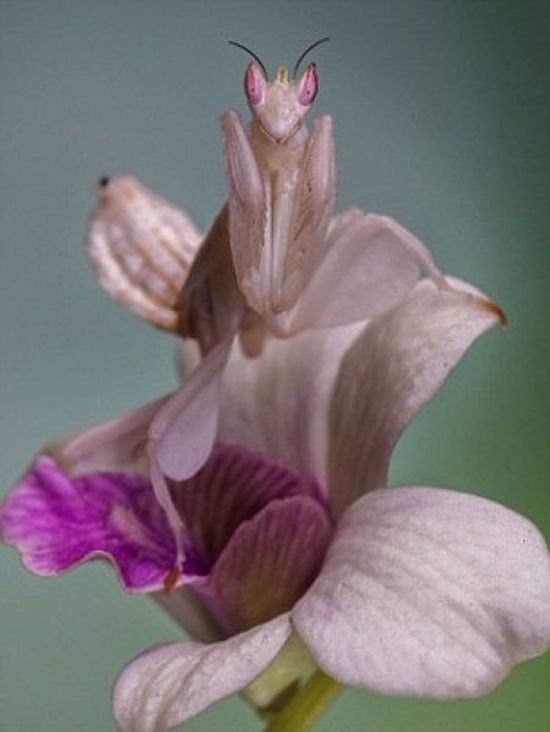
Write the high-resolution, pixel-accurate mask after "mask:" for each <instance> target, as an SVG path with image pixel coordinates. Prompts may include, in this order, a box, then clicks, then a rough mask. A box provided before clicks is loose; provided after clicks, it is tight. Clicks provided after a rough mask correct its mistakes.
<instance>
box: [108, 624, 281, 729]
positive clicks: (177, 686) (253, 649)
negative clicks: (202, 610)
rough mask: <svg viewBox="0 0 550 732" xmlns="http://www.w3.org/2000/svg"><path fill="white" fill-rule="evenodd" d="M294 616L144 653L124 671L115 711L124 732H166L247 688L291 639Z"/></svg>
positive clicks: (115, 699)
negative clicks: (222, 638)
mask: <svg viewBox="0 0 550 732" xmlns="http://www.w3.org/2000/svg"><path fill="white" fill-rule="evenodd" d="M290 632H291V626H290V623H289V620H288V615H286V614H285V615H279V617H277V618H274V619H273V620H270V621H269V622H268V623H263V624H262V625H258V626H256V627H255V628H252V629H251V630H249V631H247V632H246V633H241V634H240V635H236V636H233V637H232V638H229V639H228V640H226V641H222V642H221V643H213V644H211V645H204V644H201V643H192V642H188V643H170V644H167V645H163V646H159V647H158V648H155V649H153V650H150V651H147V652H145V653H143V654H142V655H141V656H138V657H137V658H136V659H135V660H134V661H132V662H131V663H130V664H129V665H128V666H127V667H126V668H125V669H124V671H123V672H122V674H121V676H120V677H119V679H118V681H117V683H116V685H115V688H114V692H113V708H114V713H115V717H116V720H117V723H118V725H119V728H120V730H121V731H122V732H162V730H165V729H169V728H171V727H173V726H175V725H177V724H180V723H181V722H183V721H185V720H186V719H189V717H193V716H194V715H195V714H198V713H199V712H201V711H202V710H203V709H206V707H208V706H210V704H214V703H215V702H217V701H219V700H220V699H223V698H224V697H226V696H229V695H231V694H234V693H236V692H238V691H240V689H242V688H244V687H245V686H246V685H247V684H249V683H250V682H251V681H252V680H253V679H255V678H256V677H257V676H259V674H261V673H262V671H264V669H266V668H267V666H268V665H269V664H270V663H271V661H272V660H273V659H274V658H275V656H276V655H277V653H278V652H279V650H280V649H281V648H282V647H283V645H284V644H285V642H286V641H287V639H288V637H289V636H290Z"/></svg>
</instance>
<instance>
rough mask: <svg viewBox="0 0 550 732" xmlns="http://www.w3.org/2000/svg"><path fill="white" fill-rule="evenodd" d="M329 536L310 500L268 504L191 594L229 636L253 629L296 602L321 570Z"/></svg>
mask: <svg viewBox="0 0 550 732" xmlns="http://www.w3.org/2000/svg"><path fill="white" fill-rule="evenodd" d="M332 531H333V529H332V523H331V521H330V518H329V515H328V513H327V511H326V509H325V508H324V507H323V506H322V505H321V504H320V503H319V502H318V501H316V500H315V499H314V498H310V497H309V496H304V495H302V496H292V497H291V498H283V499H278V500H275V501H272V502H271V503H269V505H268V506H266V508H264V509H263V510H262V511H260V513H258V514H257V515H256V516H255V517H254V518H253V519H251V520H250V521H245V522H244V523H243V524H241V525H240V526H239V528H238V529H237V530H236V531H235V533H234V534H233V536H232V537H231V539H230V540H229V543H228V544H227V546H226V547H225V549H224V551H223V552H222V554H221V556H220V558H219V560H218V562H217V563H216V565H215V566H214V569H213V570H212V573H211V574H210V577H209V578H208V580H207V582H206V584H205V586H204V587H202V586H200V585H197V586H196V587H195V591H196V592H197V593H198V594H199V596H201V595H203V594H204V595H205V596H206V598H205V599H206V600H207V604H208V605H210V606H211V607H217V608H218V610H219V612H220V614H221V615H222V616H223V620H224V621H225V622H226V624H227V626H228V629H229V630H231V631H232V632H240V631H243V630H247V629H249V628H252V627H254V626H255V625H258V624H260V623H263V622H265V621H267V620H270V619H271V618H273V617H275V616H276V615H279V614H280V613H284V612H286V611H287V610H290V609H291V608H292V607H293V605H294V604H295V603H296V602H297V601H298V600H299V599H300V597H301V596H302V595H303V594H304V592H305V591H306V590H307V589H308V587H309V586H310V584H311V583H312V582H313V580H314V579H315V577H316V576H317V574H318V572H319V570H320V568H321V564H322V562H323V559H324V556H325V552H326V550H327V547H328V545H329V543H330V539H331V537H332ZM208 596H210V597H211V598H212V599H211V600H210V602H208V599H209V598H208ZM212 600H213V602H212Z"/></svg>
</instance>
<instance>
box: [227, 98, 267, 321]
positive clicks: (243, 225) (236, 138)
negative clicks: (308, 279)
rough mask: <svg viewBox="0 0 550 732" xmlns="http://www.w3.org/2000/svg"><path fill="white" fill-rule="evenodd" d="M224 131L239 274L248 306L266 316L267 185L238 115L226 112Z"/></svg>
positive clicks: (232, 237)
mask: <svg viewBox="0 0 550 732" xmlns="http://www.w3.org/2000/svg"><path fill="white" fill-rule="evenodd" d="M221 128H222V139H223V148H224V164H225V175H226V179H227V188H228V196H229V203H228V206H229V240H230V244H231V252H232V255H233V262H234V266H235V273H236V277H237V281H238V283H239V287H240V289H241V291H242V293H243V294H244V296H245V297H246V300H247V302H248V304H249V305H250V306H251V307H252V308H253V309H254V310H256V311H257V312H258V313H263V312H264V311H265V308H266V298H267V297H268V293H267V292H266V288H268V287H269V282H266V280H265V278H262V276H261V275H262V269H263V266H262V265H263V262H264V260H265V257H266V255H267V253H268V250H269V247H270V241H269V239H270V237H269V232H268V223H269V222H268V219H269V208H268V202H267V196H266V184H265V181H264V179H263V178H262V175H261V173H260V170H259V168H258V165H257V163H256V159H255V157H254V153H253V151H252V148H251V147H250V143H249V141H248V138H247V135H246V132H245V130H244V128H243V126H242V122H241V120H240V117H239V115H238V114H237V112H235V111H233V110H229V111H228V112H226V113H225V114H224V115H223V116H222V118H221Z"/></svg>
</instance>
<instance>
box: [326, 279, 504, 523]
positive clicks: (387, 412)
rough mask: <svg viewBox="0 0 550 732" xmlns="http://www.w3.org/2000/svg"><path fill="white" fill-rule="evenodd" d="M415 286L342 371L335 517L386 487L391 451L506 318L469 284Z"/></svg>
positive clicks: (333, 429) (370, 328) (332, 459)
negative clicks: (457, 369) (478, 344)
mask: <svg viewBox="0 0 550 732" xmlns="http://www.w3.org/2000/svg"><path fill="white" fill-rule="evenodd" d="M448 282H449V284H450V285H451V286H452V288H453V289H450V288H449V289H439V288H438V287H436V286H435V285H434V284H433V282H432V281H430V280H424V281H422V282H420V283H418V284H417V286H416V287H415V289H414V290H413V292H412V293H411V294H410V295H409V296H408V297H407V298H405V300H403V301H402V302H401V303H400V304H399V305H398V306H397V307H395V308H394V309H393V310H390V311H388V312H386V313H384V314H383V315H381V316H379V317H378V318H375V319H374V320H372V321H371V322H370V323H369V324H368V325H367V326H366V328H365V329H364V331H363V333H362V334H361V335H360V336H359V337H358V338H357V340H356V341H355V342H354V344H353V346H352V347H351V348H350V350H349V351H348V353H347V354H346V356H345V358H344V359H343V362H342V365H341V367H340V372H339V375H338V378H337V381H336V386H335V389H334V394H333V397H332V405H331V410H330V417H329V420H330V422H329V430H330V447H329V454H328V465H329V466H330V478H329V485H330V486H332V487H334V488H336V489H337V490H333V491H332V494H331V503H332V506H333V509H334V510H335V512H336V513H340V512H341V511H342V510H344V509H345V507H346V506H348V505H349V504H350V503H351V502H352V501H353V500H354V499H355V498H357V497H358V496H360V495H362V494H363V493H366V492H367V491H370V490H373V489H375V488H380V487H382V486H383V485H384V484H385V483H386V478H387V470H388V464H389V459H390V456H391V452H392V450H393V446H394V444H395V442H396V440H397V438H398V437H399V435H400V434H401V432H402V431H403V429H404V428H405V427H406V426H407V425H408V423H409V422H410V421H411V420H412V419H413V418H414V417H415V416H416V415H417V414H418V412H419V411H420V409H421V408H422V407H423V406H424V404H426V402H427V401H429V400H430V399H431V398H432V397H433V396H434V394H436V393H437V391H438V390H439V389H440V388H441V386H442V384H443V382H444V381H445V379H446V377H447V375H448V374H449V371H450V370H451V369H452V368H453V366H455V364H457V363H458V361H459V360H460V359H461V358H462V356H463V355H464V353H465V352H466V351H467V350H468V348H469V347H470V346H471V345H472V343H473V342H474V341H475V340H476V338H478V337H479V336H480V335H481V334H482V333H483V332H484V331H486V330H487V329H488V328H490V327H491V326H492V325H494V324H495V323H496V322H497V321H498V320H499V318H503V317H504V316H503V315H502V313H501V311H499V309H498V308H497V306H495V305H494V304H493V303H491V302H490V301H489V300H487V298H486V297H485V296H484V295H482V293H480V292H479V291H478V290H475V288H473V287H472V286H471V285H467V284H465V283H461V282H459V281H458V280H453V279H451V278H448Z"/></svg>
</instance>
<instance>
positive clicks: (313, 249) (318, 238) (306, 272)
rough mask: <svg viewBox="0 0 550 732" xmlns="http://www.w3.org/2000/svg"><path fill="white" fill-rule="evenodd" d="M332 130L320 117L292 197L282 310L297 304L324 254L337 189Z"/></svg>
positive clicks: (305, 154)
mask: <svg viewBox="0 0 550 732" xmlns="http://www.w3.org/2000/svg"><path fill="white" fill-rule="evenodd" d="M332 131H333V124H332V119H331V117H329V116H327V115H325V116H323V117H320V118H318V119H316V120H315V123H314V127H313V131H312V133H311V136H310V138H309V139H308V141H307V144H306V148H305V152H304V156H303V160H302V163H301V165H300V169H299V174H298V180H297V183H296V189H295V191H294V196H293V199H294V200H293V205H292V217H291V221H290V226H289V229H288V241H287V242H286V256H285V259H284V272H283V282H282V288H281V303H280V305H281V307H280V310H283V309H284V310H288V309H289V308H290V307H292V306H293V305H294V303H296V302H297V300H298V299H299V297H300V296H301V293H302V290H303V289H304V287H305V286H306V285H307V283H308V281H309V279H310V277H311V275H312V273H313V271H314V270H315V269H316V267H317V266H318V263H319V261H320V260H321V259H322V258H323V255H324V245H323V243H324V242H325V241H326V232H327V228H328V224H329V220H330V216H331V214H332V209H333V206H334V199H335V186H336V176H335V163H334V140H333V134H332ZM279 228H280V230H283V227H279ZM279 248H283V247H279Z"/></svg>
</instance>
